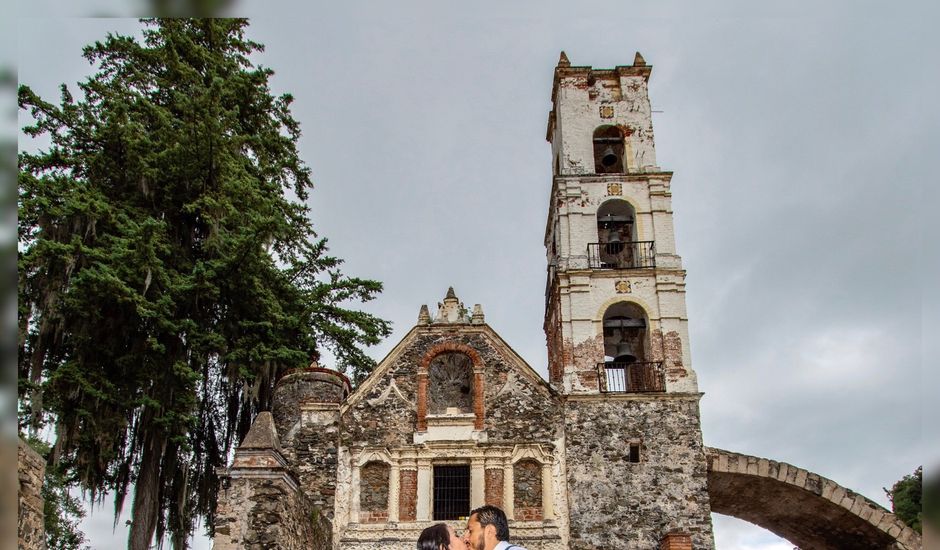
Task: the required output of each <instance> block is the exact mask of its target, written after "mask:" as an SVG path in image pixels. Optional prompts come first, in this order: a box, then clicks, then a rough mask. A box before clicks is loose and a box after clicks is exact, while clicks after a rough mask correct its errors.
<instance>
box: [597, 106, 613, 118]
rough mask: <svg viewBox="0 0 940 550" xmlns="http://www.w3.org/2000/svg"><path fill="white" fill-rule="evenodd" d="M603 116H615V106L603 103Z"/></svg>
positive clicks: (601, 108) (601, 107)
mask: <svg viewBox="0 0 940 550" xmlns="http://www.w3.org/2000/svg"><path fill="white" fill-rule="evenodd" d="M600 111H601V118H614V106H613V105H601V106H600Z"/></svg>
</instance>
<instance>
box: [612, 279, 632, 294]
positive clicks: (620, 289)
mask: <svg viewBox="0 0 940 550" xmlns="http://www.w3.org/2000/svg"><path fill="white" fill-rule="evenodd" d="M614 289H615V290H616V291H617V294H630V292H632V291H633V289H632V288H631V285H630V281H617V282H616V283H614Z"/></svg>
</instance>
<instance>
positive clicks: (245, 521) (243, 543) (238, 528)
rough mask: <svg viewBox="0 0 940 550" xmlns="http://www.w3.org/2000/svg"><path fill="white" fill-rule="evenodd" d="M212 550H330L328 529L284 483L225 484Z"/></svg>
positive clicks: (232, 481) (230, 481)
mask: <svg viewBox="0 0 940 550" xmlns="http://www.w3.org/2000/svg"><path fill="white" fill-rule="evenodd" d="M217 515H218V518H219V519H218V520H217V522H216V527H215V539H214V543H213V548H214V550H268V549H272V550H329V549H330V548H332V542H331V535H332V526H331V525H330V523H329V521H328V520H327V519H326V518H324V517H323V516H322V515H321V514H320V513H319V511H318V510H317V509H316V508H315V507H314V506H312V505H311V504H310V503H309V501H307V499H306V498H305V497H304V496H303V494H302V493H300V492H299V491H297V490H296V488H295V487H292V486H291V485H290V484H289V483H286V482H285V481H284V480H283V479H279V478H275V477H269V478H260V479H259V478H253V477H236V478H229V479H226V480H225V482H224V483H223V490H222V492H221V493H220V495H219V506H218V510H217Z"/></svg>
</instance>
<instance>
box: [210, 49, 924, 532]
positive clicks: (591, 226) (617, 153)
mask: <svg viewBox="0 0 940 550" xmlns="http://www.w3.org/2000/svg"><path fill="white" fill-rule="evenodd" d="M650 72H651V67H650V66H649V65H647V64H646V62H645V61H644V60H643V58H642V57H641V56H640V54H639V53H638V54H636V57H635V59H634V62H633V64H632V65H629V66H618V67H616V68H614V69H593V68H591V67H576V66H571V64H570V63H569V61H568V59H567V57H566V56H565V54H564V53H562V55H561V59H560V60H559V62H558V65H557V67H556V68H555V75H554V83H553V87H552V105H553V108H552V111H551V112H550V113H549V117H548V129H547V139H548V141H549V143H551V145H552V158H553V161H552V162H553V172H554V176H553V180H552V182H550V183H551V187H550V191H549V189H548V185H546V192H550V204H549V211H548V215H547V224H546V231H545V248H546V258H547V263H548V270H547V274H548V275H547V281H546V296H545V303H546V307H545V315H544V321H543V323H544V324H543V326H544V329H545V334H546V339H547V347H548V380H547V381H546V380H545V379H543V378H542V377H541V376H539V375H538V374H537V373H536V372H535V371H534V370H533V369H532V367H531V366H529V365H528V364H527V363H526V362H525V361H524V360H523V359H522V358H521V357H520V356H519V355H518V354H517V353H516V352H515V351H513V349H512V348H511V347H510V345H509V344H508V343H507V342H505V341H504V340H503V339H502V338H501V337H500V336H499V335H498V334H497V333H496V332H495V331H494V330H493V329H492V328H491V327H490V326H489V325H488V324H487V323H486V321H485V317H484V314H483V310H482V307H481V306H480V305H475V306H473V308H472V309H468V308H466V307H465V306H464V304H463V303H461V301H460V299H459V298H458V297H457V296H456V294H455V292H454V291H453V289H450V290H449V291H448V292H447V295H446V296H445V297H444V299H443V300H442V301H441V302H440V303H439V304H438V307H437V309H436V311H435V313H434V314H433V315H432V314H431V311H430V310H429V309H428V308H427V306H422V307H421V309H420V313H419V315H418V320H417V323H416V324H415V326H414V327H413V328H412V329H411V330H410V331H409V332H408V334H407V335H406V336H405V337H404V338H403V339H402V340H401V342H399V343H398V344H397V345H396V346H395V347H394V349H392V351H391V352H390V353H389V354H388V356H387V357H386V358H385V359H383V360H382V361H381V362H380V363H379V364H378V366H377V367H376V369H375V370H374V372H373V373H372V374H371V375H370V376H369V377H368V378H367V379H366V380H365V381H364V382H363V383H362V384H360V385H359V387H357V388H355V390H354V389H353V388H352V387H351V385H350V383H349V381H348V380H347V379H346V378H345V377H344V376H343V375H342V374H340V373H338V372H335V371H332V370H329V369H325V368H320V367H319V366H317V365H312V366H311V367H309V368H306V369H300V370H297V371H293V372H289V373H287V374H285V375H284V376H283V377H282V378H281V379H280V380H279V381H278V383H277V385H276V388H275V393H274V400H273V410H272V411H270V412H263V413H261V414H260V415H259V416H258V418H257V419H256V421H255V422H254V424H253V426H252V428H251V430H250V432H249V434H248V436H247V437H246V438H245V441H243V442H242V444H241V445H240V447H239V448H238V449H237V451H236V453H235V455H234V459H233V462H232V464H231V466H230V467H229V468H227V469H226V470H225V471H224V472H221V474H222V479H223V491H222V492H221V493H220V495H219V504H218V510H217V520H216V525H215V543H214V544H215V545H214V548H216V549H217V550H229V549H236V548H252V549H254V548H281V549H291V550H293V549H297V550H300V549H309V548H316V549H327V548H331V549H342V550H367V549H369V550H372V549H388V550H393V549H394V550H410V549H412V548H414V545H415V541H416V540H417V537H418V534H419V533H420V532H421V530H422V529H424V528H425V527H427V526H429V525H432V524H433V523H436V522H438V521H447V522H451V523H453V524H454V525H455V526H456V527H458V529H460V528H461V527H462V525H463V524H464V519H465V517H466V516H467V515H468V513H469V511H470V510H471V509H472V508H474V507H477V506H480V505H483V504H494V505H496V506H499V507H501V508H502V509H504V510H505V511H506V513H507V515H508V517H509V518H510V529H511V532H512V539H513V542H515V543H517V544H521V545H523V546H525V547H527V548H529V549H530V550H563V549H571V550H600V549H609V548H630V549H635V550H654V549H656V550H679V549H683V550H691V549H693V548H694V549H696V550H710V549H712V548H714V542H713V536H712V524H711V512H712V502H713V501H714V502H716V503H720V506H721V507H722V508H721V510H718V511H724V512H725V513H730V514H732V515H738V516H739V517H745V518H746V519H748V520H749V521H754V522H755V523H758V524H762V525H764V526H766V527H767V528H769V529H771V530H774V531H775V532H778V533H784V534H786V536H787V537H788V538H789V539H790V540H791V541H792V542H794V543H797V544H801V545H803V546H804V548H849V547H851V548H862V547H864V548H887V547H890V548H916V547H917V546H918V545H919V537H916V534H911V532H910V530H909V529H908V530H907V531H903V528H902V527H899V526H898V525H897V522H896V520H895V519H894V518H893V516H891V515H890V514H887V515H885V514H884V513H882V512H884V511H883V509H881V508H880V507H879V506H878V505H876V504H874V503H872V502H870V501H867V499H864V498H863V497H860V496H859V497H860V498H861V500H859V499H857V498H856V496H855V494H854V493H851V492H848V493H847V492H846V490H845V489H844V488H841V487H838V486H837V485H836V484H834V483H832V482H830V481H829V480H826V479H825V478H821V477H820V476H816V475H815V474H811V473H805V472H804V475H803V477H802V479H801V478H800V476H799V475H798V474H796V473H794V472H796V471H797V470H796V469H794V468H792V467H791V468H789V469H788V468H786V466H787V465H785V464H783V463H776V462H772V461H767V459H758V458H757V457H747V456H744V455H734V454H729V453H727V452H725V451H721V450H720V449H708V448H706V447H704V446H703V443H702V434H701V427H700V418H699V400H700V398H701V393H700V392H699V390H698V384H697V381H696V375H695V372H694V371H693V370H692V365H691V358H690V354H689V336H688V326H687V325H688V320H687V315H686V307H685V271H684V270H683V267H682V262H681V258H680V257H679V255H678V254H677V251H676V247H675V240H674V234H673V220H672V207H671V191H670V181H671V178H672V173H671V172H668V171H663V170H661V169H660V168H659V167H658V166H657V164H656V152H655V146H654V140H653V128H652V121H651V109H650V102H649V97H648V94H647V84H648V81H649V77H650ZM752 467H753V468H752ZM771 474H772V475H771ZM788 475H789V477H788ZM812 476H815V478H814V477H812ZM791 477H792V478H793V479H790V478H791ZM807 480H809V481H807ZM758 482H759V484H760V485H759V486H760V487H762V488H763V489H762V491H763V494H766V495H777V496H778V497H780V498H770V499H764V500H761V497H760V493H761V491H757V492H753V491H752V492H748V491H747V490H744V489H742V487H755V486H758V485H757V483H758ZM801 483H802V484H801ZM827 483H828V484H829V485H826V484H827ZM827 487H828V488H827ZM710 491H711V492H710ZM827 491H828V493H827ZM840 491H841V492H840ZM740 494H747V495H750V496H749V498H752V499H753V501H747V502H744V501H742V500H741V498H738V496H737V495H740ZM848 494H851V495H852V498H851V500H850V502H848V503H846V502H843V501H844V499H847V498H849V497H847V496H845V495H848ZM781 495H782V496H781ZM784 501H786V502H788V503H797V505H796V506H794V507H793V509H794V510H797V511H799V510H801V509H805V510H807V511H812V512H810V513H807V514H805V515H806V518H804V519H799V520H798V521H794V519H793V518H794V516H793V512H792V511H788V512H787V513H785V514H778V513H777V512H778V510H777V508H775V506H777V507H779V505H778V504H777V503H779V502H784ZM803 501H805V504H799V503H801V502H803ZM762 507H763V508H762ZM814 507H818V508H814ZM755 510H756V511H758V513H756V514H755V513H752V512H753V511H755ZM816 510H818V513H817V512H816ZM749 513H750V514H751V515H750V516H748V514H749ZM866 514H867V515H866ZM778 516H779V517H778ZM888 516H890V518H889V517H888ZM819 518H825V520H824V521H823V520H820V519H819ZM883 518H884V519H883ZM814 522H815V523H814ZM840 529H842V531H840ZM827 537H828V538H827ZM840 537H841V538H840ZM852 537H854V538H852ZM905 537H907V538H906V539H905ZM915 538H916V540H915ZM902 539H903V540H907V541H908V542H907V543H906V545H905V544H901V543H900V542H897V541H900V540H902ZM845 541H852V542H851V543H850V544H848V543H846V542H845ZM859 541H865V542H864V544H865V545H861V544H862V543H861V542H859ZM911 541H913V542H911ZM869 543H870V544H869ZM846 544H848V545H846ZM891 544H896V545H895V546H889V545H891Z"/></svg>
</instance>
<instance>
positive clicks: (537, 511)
mask: <svg viewBox="0 0 940 550" xmlns="http://www.w3.org/2000/svg"><path fill="white" fill-rule="evenodd" d="M513 489H514V491H513V494H514V495H515V498H514V499H513V507H514V512H515V514H514V515H515V518H516V519H517V520H521V521H541V519H542V466H541V465H539V463H538V462H536V461H534V460H520V461H519V462H517V463H516V465H515V466H514V467H513Z"/></svg>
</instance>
